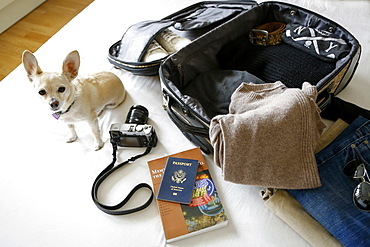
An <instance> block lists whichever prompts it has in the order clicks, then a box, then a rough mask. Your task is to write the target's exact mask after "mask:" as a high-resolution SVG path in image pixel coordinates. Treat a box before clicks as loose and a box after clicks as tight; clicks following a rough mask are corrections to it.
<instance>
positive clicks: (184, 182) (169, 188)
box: [157, 157, 198, 204]
mask: <svg viewBox="0 0 370 247" xmlns="http://www.w3.org/2000/svg"><path fill="white" fill-rule="evenodd" d="M197 170H198V160H193V159H183V158H175V157H168V159H167V163H166V168H165V170H164V173H163V178H162V182H161V185H160V187H159V191H158V195H157V199H158V200H164V201H170V202H178V203H183V204H189V203H190V201H191V198H192V193H193V187H194V183H195V177H196V175H197Z"/></svg>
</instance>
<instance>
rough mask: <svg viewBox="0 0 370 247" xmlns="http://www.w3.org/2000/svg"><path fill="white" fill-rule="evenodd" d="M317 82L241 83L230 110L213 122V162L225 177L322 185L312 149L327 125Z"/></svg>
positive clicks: (260, 182) (286, 185)
mask: <svg viewBox="0 0 370 247" xmlns="http://www.w3.org/2000/svg"><path fill="white" fill-rule="evenodd" d="M316 96H317V90H316V87H314V86H311V85H310V84H309V83H307V82H305V83H304V84H303V86H302V90H301V89H297V88H294V89H293V88H289V89H287V88H286V87H285V86H284V84H282V83H281V82H275V83H269V84H258V85H257V84H246V83H244V84H242V85H241V86H240V87H239V88H238V89H237V90H236V91H235V92H234V94H233V95H232V97H231V103H230V106H229V108H230V109H229V114H227V115H220V116H216V117H215V118H213V119H212V121H211V126H210V138H211V143H212V145H213V147H214V150H215V154H214V159H215V163H216V164H217V165H218V166H220V167H221V168H222V171H223V176H224V179H225V180H226V181H230V182H234V183H239V184H249V185H260V186H266V187H273V188H285V189H303V188H315V187H318V186H320V185H321V182H320V178H319V174H318V169H317V165H316V160H315V156H314V150H315V146H316V142H317V140H318V138H319V136H320V135H321V133H322V132H323V130H324V128H325V124H324V123H323V122H322V120H321V118H320V115H319V109H318V107H317V105H316V103H315V101H316Z"/></svg>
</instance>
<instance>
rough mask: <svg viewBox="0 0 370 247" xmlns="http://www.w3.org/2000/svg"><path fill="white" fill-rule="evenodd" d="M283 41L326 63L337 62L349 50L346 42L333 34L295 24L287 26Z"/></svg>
mask: <svg viewBox="0 0 370 247" xmlns="http://www.w3.org/2000/svg"><path fill="white" fill-rule="evenodd" d="M283 40H284V42H286V43H288V44H290V45H292V46H294V47H295V48H298V49H300V50H302V51H305V52H308V53H310V54H311V55H314V56H316V57H318V58H320V59H322V60H325V61H328V62H334V61H337V60H338V59H340V58H342V57H343V56H345V55H346V54H348V52H349V50H350V47H349V45H348V44H347V42H346V41H345V40H343V39H341V38H340V37H338V36H337V35H335V34H333V33H330V32H328V31H325V30H320V29H314V28H311V27H306V26H300V25H297V24H288V25H287V28H286V31H285V33H284V34H283Z"/></svg>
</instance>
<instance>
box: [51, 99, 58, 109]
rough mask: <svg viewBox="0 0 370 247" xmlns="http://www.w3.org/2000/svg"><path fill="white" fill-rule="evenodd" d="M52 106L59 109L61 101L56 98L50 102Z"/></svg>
mask: <svg viewBox="0 0 370 247" xmlns="http://www.w3.org/2000/svg"><path fill="white" fill-rule="evenodd" d="M50 107H51V109H53V110H56V109H58V107H59V102H58V101H56V100H54V101H52V102H50Z"/></svg>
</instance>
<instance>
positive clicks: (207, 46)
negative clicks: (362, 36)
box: [109, 1, 361, 153]
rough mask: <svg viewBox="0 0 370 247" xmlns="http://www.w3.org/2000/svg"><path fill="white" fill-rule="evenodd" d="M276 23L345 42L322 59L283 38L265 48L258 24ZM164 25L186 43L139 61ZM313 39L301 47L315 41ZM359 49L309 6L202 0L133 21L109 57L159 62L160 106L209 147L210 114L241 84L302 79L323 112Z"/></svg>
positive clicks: (119, 63)
mask: <svg viewBox="0 0 370 247" xmlns="http://www.w3.org/2000/svg"><path fill="white" fill-rule="evenodd" d="M275 22H278V23H283V24H285V25H287V28H286V29H287V30H288V26H289V27H290V28H292V30H293V28H298V29H299V28H302V27H309V28H310V30H318V31H317V32H318V33H325V35H326V34H329V35H332V36H333V37H335V38H338V39H341V40H342V41H344V43H345V45H346V47H345V52H343V53H341V54H340V56H338V57H337V58H336V59H335V60H332V61H327V59H324V60H323V59H321V58H318V57H315V56H313V55H312V54H308V53H307V52H305V50H304V49H298V48H296V47H293V46H292V45H290V44H286V43H285V42H284V41H283V42H281V43H279V44H277V45H272V46H270V45H268V44H267V42H268V41H269V38H268V32H267V31H265V30H263V29H262V28H261V29H262V31H261V30H260V29H259V28H256V27H258V26H260V25H262V24H266V23H275ZM164 29H170V30H172V31H173V32H175V33H176V34H178V35H179V36H181V37H186V38H189V39H191V40H192V42H191V43H190V44H188V45H186V46H185V47H184V48H182V49H181V50H179V51H177V52H175V53H173V54H171V55H169V56H167V57H165V58H163V59H159V60H156V61H152V62H150V63H145V62H141V59H142V57H143V54H144V52H145V50H146V49H147V48H148V45H149V43H150V42H151V41H152V40H153V39H154V38H155V37H156V36H157V35H158V34H159V33H160V32H161V31H163V30H164ZM312 32H313V31H312ZM260 33H262V36H261V35H260ZM311 35H312V36H315V35H313V34H312V33H311ZM256 37H257V39H259V40H257V41H259V43H258V42H257V41H256ZM260 37H262V38H260ZM271 37H272V36H271ZM271 37H270V39H271ZM330 37H331V36H330ZM266 38H267V39H266ZM310 38H313V39H320V38H317V37H310ZM313 39H311V40H309V39H306V40H305V41H303V45H304V46H306V47H310V46H311V45H315V44H316V43H315V42H313ZM271 40H272V39H271ZM256 42H257V43H258V44H255V43H256ZM261 44H262V45H261ZM334 46H335V45H331V46H330V47H334ZM328 50H329V49H328ZM360 53H361V47H360V44H359V43H358V41H357V40H356V38H355V37H354V36H353V35H352V34H351V33H350V32H348V31H347V30H346V29H345V28H343V27H342V26H340V25H339V24H337V23H335V22H334V21H332V20H329V19H327V18H325V17H323V16H321V15H319V14H317V13H315V12H312V11H310V10H307V9H304V8H301V7H298V6H295V5H291V4H287V3H281V2H275V1H271V2H263V3H261V4H257V3H256V2H255V1H207V2H200V3H197V4H194V5H192V6H189V7H187V8H185V9H183V10H180V11H178V12H176V13H174V14H172V15H170V16H168V17H165V18H163V19H162V20H159V21H145V22H142V23H138V24H135V25H133V26H132V27H130V28H129V29H128V30H127V32H126V33H125V34H124V35H123V37H122V40H121V41H118V42H116V43H115V44H114V45H113V46H112V47H111V48H110V50H109V61H110V62H111V63H112V64H114V65H115V66H116V67H118V68H122V69H125V70H128V71H131V72H132V73H134V74H138V75H155V74H157V73H158V67H159V66H160V67H159V75H160V79H161V85H162V89H163V100H164V107H165V109H166V110H167V112H168V114H169V116H170V118H171V120H172V121H173V122H174V123H175V124H176V125H177V127H178V128H179V129H180V130H181V131H182V133H183V134H184V135H185V136H186V137H187V138H188V139H189V140H191V141H192V142H193V143H195V144H196V145H198V146H200V147H201V148H202V150H203V151H204V152H206V153H210V152H212V151H213V149H212V146H211V144H210V141H209V123H210V120H211V119H212V117H214V116H216V115H219V114H227V111H228V104H229V103H230V96H231V94H232V93H233V91H234V90H235V89H236V87H237V86H238V85H240V83H241V82H246V80H249V81H258V82H264V83H271V82H275V81H278V80H279V81H282V82H283V83H284V84H285V85H286V86H287V87H297V88H300V87H301V85H302V84H303V82H305V81H308V82H310V83H311V84H313V85H315V86H316V87H317V90H318V92H319V94H318V98H317V104H318V106H319V107H320V109H321V110H324V109H325V108H326V107H327V106H328V105H329V104H330V101H331V98H332V97H333V96H335V95H337V94H338V93H339V92H340V91H342V90H343V89H344V88H345V87H346V85H347V84H348V83H349V82H350V80H351V78H352V76H353V73H354V72H355V70H356V67H357V64H358V61H359V58H360Z"/></svg>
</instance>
